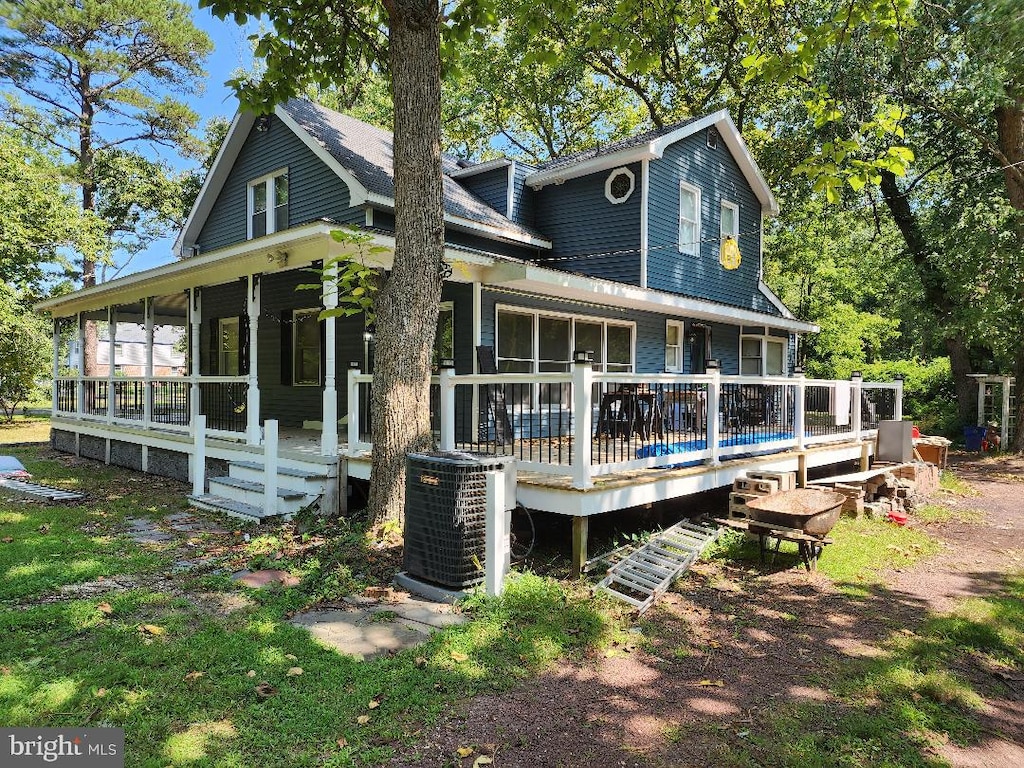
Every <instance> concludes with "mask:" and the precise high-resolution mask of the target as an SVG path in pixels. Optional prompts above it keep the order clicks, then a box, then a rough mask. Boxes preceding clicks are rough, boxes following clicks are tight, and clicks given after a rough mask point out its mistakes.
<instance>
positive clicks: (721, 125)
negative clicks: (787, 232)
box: [526, 109, 779, 216]
mask: <svg viewBox="0 0 1024 768" xmlns="http://www.w3.org/2000/svg"><path fill="white" fill-rule="evenodd" d="M711 126H714V127H716V128H717V129H718V133H719V135H720V137H721V139H722V142H723V143H724V144H725V146H726V147H727V148H728V149H729V151H730V152H731V153H732V156H733V159H734V160H735V161H736V164H737V165H738V166H739V168H740V171H741V172H742V173H743V176H744V178H746V180H747V183H748V184H750V188H751V189H752V190H753V191H754V194H755V195H756V196H757V199H758V200H759V201H760V203H761V210H763V211H764V212H765V213H768V214H770V215H773V216H774V215H775V214H777V213H778V212H779V206H778V203H777V202H776V200H775V195H773V194H772V191H771V189H770V188H769V186H768V183H767V182H766V181H765V180H764V176H763V175H762V174H761V169H760V168H758V167H757V162H756V161H755V160H754V157H753V155H751V154H750V151H749V150H748V149H747V145H746V142H744V141H743V137H742V136H741V135H740V132H739V129H738V128H736V124H735V123H734V122H733V121H732V118H731V117H729V113H728V112H727V111H726V110H724V109H721V110H719V111H717V112H713V113H712V114H710V115H706V116H704V117H698V118H690V119H689V120H683V121H682V122H679V123H673V124H672V125H667V126H664V127H663V128H657V129H655V130H652V131H647V132H646V133H641V134H638V135H636V136H630V137H629V138H626V139H622V140H620V141H614V142H612V143H611V144H605V145H602V146H597V147H594V148H592V149H588V150H584V151H583V152H578V153H576V154H574V155H570V156H568V157H560V158H558V159H555V160H550V161H548V162H547V163H544V164H542V165H541V166H540V167H539V168H538V169H537V172H536V173H532V174H530V175H529V176H527V177H526V183H527V184H528V185H529V186H531V187H533V188H534V189H541V188H542V187H545V186H547V185H548V184H559V183H561V182H563V181H567V180H568V179H574V178H578V177H580V176H586V175H588V174H591V173H596V172H598V171H603V170H607V169H609V168H615V167H617V166H620V165H624V164H626V163H634V162H638V161H641V160H657V159H658V158H660V157H661V156H662V155H663V154H664V152H665V149H666V148H667V147H669V146H671V145H672V144H675V143H676V142H677V141H681V140H682V139H685V138H687V137H688V136H692V135H694V134H695V133H698V132H700V131H703V130H705V129H707V128H710V127H711Z"/></svg>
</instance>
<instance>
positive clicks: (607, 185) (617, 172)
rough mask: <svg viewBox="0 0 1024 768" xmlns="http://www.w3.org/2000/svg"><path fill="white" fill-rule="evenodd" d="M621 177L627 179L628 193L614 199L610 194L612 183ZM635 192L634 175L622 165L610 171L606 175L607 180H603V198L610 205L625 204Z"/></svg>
mask: <svg viewBox="0 0 1024 768" xmlns="http://www.w3.org/2000/svg"><path fill="white" fill-rule="evenodd" d="M622 175H625V176H627V177H629V191H628V192H627V193H626V194H624V195H623V196H622V197H615V195H614V194H612V182H613V181H615V179H616V178H618V177H619V176H622ZM635 190H636V175H635V174H634V173H633V172H632V171H631V170H629V168H627V167H626V166H624V165H623V166H620V167H619V168H614V169H612V171H611V172H610V173H609V174H608V178H606V179H605V180H604V197H605V199H606V200H607V201H608V202H609V203H611V204H612V205H621V204H622V203H624V202H626V201H627V200H629V198H631V197H632V196H633V192H634V191H635Z"/></svg>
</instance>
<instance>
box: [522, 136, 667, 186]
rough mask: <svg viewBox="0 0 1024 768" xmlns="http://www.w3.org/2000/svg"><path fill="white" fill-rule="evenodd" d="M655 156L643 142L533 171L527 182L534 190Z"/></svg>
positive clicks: (649, 146) (651, 158)
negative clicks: (556, 166) (567, 163)
mask: <svg viewBox="0 0 1024 768" xmlns="http://www.w3.org/2000/svg"><path fill="white" fill-rule="evenodd" d="M655 157H656V156H655V155H654V154H652V151H651V145H650V144H641V145H640V146H639V147H629V148H628V149H621V150H619V151H618V152H609V153H608V154H607V155H598V156H597V157H592V158H590V159H589V160H583V161H582V162H579V163H574V164H572V165H565V166H560V167H558V168H554V169H552V170H550V171H538V172H537V173H531V174H530V175H529V176H527V177H526V180H525V184H526V185H527V186H528V187H531V188H532V189H534V190H538V189H540V188H541V187H545V186H547V185H548V184H561V183H562V182H563V181H568V180H569V179H575V178H579V177H580V176H586V175H588V174H591V173H596V172H598V171H603V170H606V169H608V168H616V167H618V166H620V165H628V164H629V163H638V162H640V161H641V160H653V159H654V158H655Z"/></svg>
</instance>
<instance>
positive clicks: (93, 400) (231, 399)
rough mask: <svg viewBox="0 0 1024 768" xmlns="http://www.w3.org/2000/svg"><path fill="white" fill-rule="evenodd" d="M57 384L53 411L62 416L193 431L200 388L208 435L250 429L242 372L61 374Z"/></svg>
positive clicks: (200, 408)
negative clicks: (158, 374) (195, 406)
mask: <svg viewBox="0 0 1024 768" xmlns="http://www.w3.org/2000/svg"><path fill="white" fill-rule="evenodd" d="M55 384H56V386H55V388H56V393H57V398H56V407H55V411H56V413H57V414H58V415H62V416H74V417H78V418H84V419H89V420H95V421H107V422H110V423H118V424H137V425H139V426H143V427H145V428H147V429H150V428H154V429H166V430H172V431H189V430H190V429H191V427H192V423H193V416H194V414H193V399H194V392H195V391H198V395H199V397H198V402H197V403H196V405H198V412H199V413H202V414H203V415H205V416H206V423H207V432H208V433H209V434H213V435H217V434H223V435H224V436H226V437H231V438H237V437H238V435H239V433H241V434H244V433H245V431H246V389H247V386H248V379H247V378H246V377H242V376H200V377H190V376H188V377H186V376H166V377H152V378H146V377H142V376H127V377H123V376H118V377H116V378H114V379H109V378H106V377H82V378H78V377H61V378H58V379H57V381H56V383H55Z"/></svg>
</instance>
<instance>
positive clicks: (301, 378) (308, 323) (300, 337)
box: [292, 309, 320, 386]
mask: <svg viewBox="0 0 1024 768" xmlns="http://www.w3.org/2000/svg"><path fill="white" fill-rule="evenodd" d="M292 384H297V385H300V386H319V384H320V310H319V309H297V310H295V312H293V313H292Z"/></svg>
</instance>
